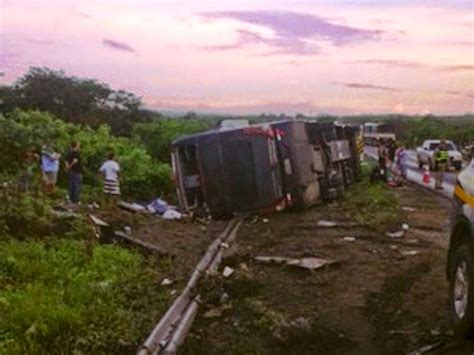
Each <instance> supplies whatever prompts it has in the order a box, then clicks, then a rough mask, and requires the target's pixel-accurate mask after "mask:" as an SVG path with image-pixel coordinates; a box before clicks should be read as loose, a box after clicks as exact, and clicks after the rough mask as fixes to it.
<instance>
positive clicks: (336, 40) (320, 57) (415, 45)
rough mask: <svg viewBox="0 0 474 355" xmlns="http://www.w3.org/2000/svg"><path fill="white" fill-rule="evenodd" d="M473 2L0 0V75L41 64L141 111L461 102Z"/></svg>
mask: <svg viewBox="0 0 474 355" xmlns="http://www.w3.org/2000/svg"><path fill="white" fill-rule="evenodd" d="M473 4H474V2H473V1H456V0H446V1H441V0H426V1H408V0H407V1H404V0H387V1H383V0H379V1H375V0H374V1H365V0H362V1H355V0H352V1H349V0H331V1H329V0H325V1H315V0H312V1H310V0H296V1H290V0H286V1H283V0H256V1H249V0H241V1H235V0H225V1H217V0H213V1H209V0H199V1H198V0H187V1H184V0H177V1H160V0H133V1H132V0H128V1H126V0H80V1H77V0H74V1H71V0H0V24H1V28H0V72H1V74H0V83H3V84H9V83H12V82H13V81H14V80H15V78H17V77H18V76H20V75H22V74H24V73H25V72H26V71H27V70H28V67H30V66H47V67H49V68H52V69H63V70H64V71H65V72H66V73H67V74H70V75H76V76H80V77H91V78H97V79H98V80H100V81H103V82H106V83H109V84H110V85H111V86H112V87H113V88H117V89H118V88H121V89H125V90H129V91H133V92H135V93H136V94H138V95H140V96H141V97H143V100H144V102H145V104H146V105H147V106H148V107H150V108H154V109H167V110H179V111H188V110H194V111H198V112H226V113H238V114H243V113H261V112H275V113H280V112H285V113H289V114H294V113H296V112H301V113H305V114H318V113H337V114H359V113H407V114H408V113H410V114H412V113H420V114H423V113H428V112H431V113H438V114H446V113H465V112H473V111H474V5H473Z"/></svg>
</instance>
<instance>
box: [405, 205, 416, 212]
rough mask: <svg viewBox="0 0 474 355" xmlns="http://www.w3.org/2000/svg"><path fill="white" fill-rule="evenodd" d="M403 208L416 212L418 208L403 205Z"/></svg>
mask: <svg viewBox="0 0 474 355" xmlns="http://www.w3.org/2000/svg"><path fill="white" fill-rule="evenodd" d="M402 210H403V211H406V212H415V211H416V208H414V207H409V206H402Z"/></svg>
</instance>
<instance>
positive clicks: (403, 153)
mask: <svg viewBox="0 0 474 355" xmlns="http://www.w3.org/2000/svg"><path fill="white" fill-rule="evenodd" d="M408 159H409V156H408V151H407V150H406V149H405V145H403V144H401V145H400V148H398V149H397V152H396V154H395V160H396V162H397V168H398V170H399V171H400V175H401V176H402V178H403V179H406V178H407V171H408V166H407V164H408Z"/></svg>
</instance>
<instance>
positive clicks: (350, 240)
mask: <svg viewBox="0 0 474 355" xmlns="http://www.w3.org/2000/svg"><path fill="white" fill-rule="evenodd" d="M342 240H343V241H345V242H354V241H355V240H356V239H355V238H354V237H344V238H342Z"/></svg>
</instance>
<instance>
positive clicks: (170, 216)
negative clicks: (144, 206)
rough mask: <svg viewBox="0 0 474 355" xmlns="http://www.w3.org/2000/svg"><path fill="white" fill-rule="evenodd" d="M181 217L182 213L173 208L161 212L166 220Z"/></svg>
mask: <svg viewBox="0 0 474 355" xmlns="http://www.w3.org/2000/svg"><path fill="white" fill-rule="evenodd" d="M182 217H183V214H182V213H180V212H178V211H175V210H168V211H166V212H165V213H163V218H164V219H168V220H174V219H181V218H182Z"/></svg>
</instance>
